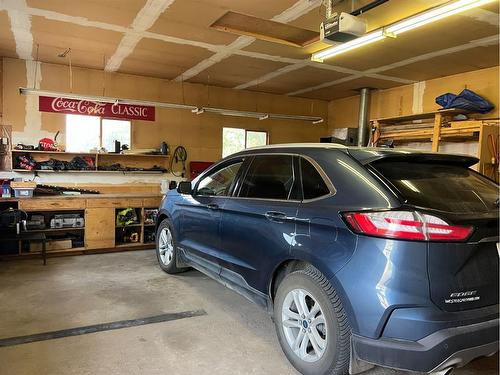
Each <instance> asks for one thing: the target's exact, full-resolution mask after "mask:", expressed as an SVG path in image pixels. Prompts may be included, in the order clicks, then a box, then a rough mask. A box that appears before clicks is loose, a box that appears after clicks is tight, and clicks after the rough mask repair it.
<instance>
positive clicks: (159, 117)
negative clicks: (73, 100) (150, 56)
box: [2, 58, 328, 161]
mask: <svg viewBox="0 0 500 375" xmlns="http://www.w3.org/2000/svg"><path fill="white" fill-rule="evenodd" d="M37 65H39V66H38V70H36V69H37ZM35 72H36V73H35ZM3 79H4V82H3V85H2V87H3V92H4V98H3V102H4V118H3V121H4V122H5V123H6V124H10V125H12V126H13V131H14V133H13V135H14V142H24V143H31V144H34V143H36V142H37V141H38V139H39V138H41V137H42V136H47V135H50V136H53V135H54V133H55V132H57V131H61V133H62V134H61V136H60V138H59V139H58V140H60V142H61V143H64V137H65V135H64V129H65V116H64V115H61V114H53V113H40V112H38V102H37V98H36V97H25V96H21V95H19V92H18V88H19V87H38V88H40V89H43V90H54V91H63V92H69V91H70V85H69V68H68V67H67V66H64V65H55V64H45V63H44V64H37V63H34V62H27V61H23V60H16V59H10V58H4V59H3ZM72 91H73V92H74V93H79V94H87V95H105V96H113V97H120V98H134V99H142V100H152V101H164V102H175V103H186V104H193V105H198V106H213V107H220V108H230V109H238V110H247V111H261V112H274V113H287V114H300V115H317V116H322V117H324V118H325V119H326V118H327V115H328V102H326V101H321V100H311V99H301V98H291V97H286V96H280V95H271V94H264V93H256V92H251V91H243V90H231V89H224V88H217V87H207V86H203V85H199V84H181V83H177V82H171V81H167V80H163V79H158V78H150V77H143V76H134V75H127V74H117V73H104V72H103V71H99V70H93V69H84V68H73V90H72ZM224 126H229V127H240V128H246V129H252V130H265V131H267V132H268V134H269V141H270V143H273V144H275V143H286V142H314V141H318V140H319V137H320V136H323V135H324V134H326V133H327V123H326V122H325V123H324V124H320V125H312V124H310V123H305V122H299V121H274V120H273V121H259V120H254V119H245V118H236V117H225V116H219V115H213V114H202V115H195V114H192V113H191V112H189V111H184V110H171V109H157V112H156V121H155V122H144V121H134V122H133V125H132V127H133V130H132V146H133V147H134V148H151V147H159V145H160V143H161V142H162V141H165V142H167V143H168V144H169V145H170V146H171V147H175V146H177V145H183V146H185V147H186V148H187V151H188V154H189V159H190V160H202V161H216V160H218V159H220V157H221V148H222V127H224Z"/></svg>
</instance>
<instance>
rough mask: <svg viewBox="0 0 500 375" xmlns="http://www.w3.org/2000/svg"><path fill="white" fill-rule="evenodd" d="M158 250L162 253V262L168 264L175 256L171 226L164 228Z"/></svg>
mask: <svg viewBox="0 0 500 375" xmlns="http://www.w3.org/2000/svg"><path fill="white" fill-rule="evenodd" d="M158 250H159V253H160V259H161V262H162V263H163V264H164V265H165V266H168V265H169V264H170V263H171V262H172V259H173V258H174V241H173V239H172V233H171V232H170V229H169V228H163V229H162V230H161V232H160V238H159V241H158Z"/></svg>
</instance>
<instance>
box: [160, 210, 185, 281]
mask: <svg viewBox="0 0 500 375" xmlns="http://www.w3.org/2000/svg"><path fill="white" fill-rule="evenodd" d="M177 251H178V250H177V244H176V241H175V237H174V231H173V229H172V225H171V224H170V221H169V220H168V219H164V220H163V221H162V222H161V223H160V225H159V226H158V229H157V231H156V257H157V259H158V263H159V265H160V268H161V269H162V270H163V271H165V272H166V273H170V274H174V273H179V272H183V271H185V270H186V268H181V267H177V255H178V254H177Z"/></svg>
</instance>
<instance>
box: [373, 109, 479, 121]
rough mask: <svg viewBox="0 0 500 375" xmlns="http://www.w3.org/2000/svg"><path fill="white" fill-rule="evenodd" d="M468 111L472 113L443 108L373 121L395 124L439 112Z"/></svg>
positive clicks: (450, 114)
mask: <svg viewBox="0 0 500 375" xmlns="http://www.w3.org/2000/svg"><path fill="white" fill-rule="evenodd" d="M467 113H470V112H469V111H465V110H462V109H453V108H452V109H443V110H441V111H434V112H423V113H417V114H411V115H404V116H395V117H384V118H379V119H374V120H372V121H378V122H379V123H384V124H394V123H400V122H406V121H415V120H424V119H432V118H434V116H435V115H437V114H441V115H447V116H454V115H459V114H467Z"/></svg>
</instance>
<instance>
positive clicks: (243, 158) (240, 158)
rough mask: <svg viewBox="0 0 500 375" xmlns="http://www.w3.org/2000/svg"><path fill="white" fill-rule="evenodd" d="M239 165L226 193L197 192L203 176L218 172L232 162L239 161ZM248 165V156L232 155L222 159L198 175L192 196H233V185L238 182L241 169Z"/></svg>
mask: <svg viewBox="0 0 500 375" xmlns="http://www.w3.org/2000/svg"><path fill="white" fill-rule="evenodd" d="M240 162H242V164H241V167H240V169H239V170H238V173H236V176H235V177H234V180H233V182H232V183H231V186H230V187H229V191H228V195H205V194H198V187H199V185H200V182H201V181H203V180H204V179H205V178H207V177H210V176H211V175H213V174H214V173H218V172H220V171H221V170H222V169H224V168H227V167H229V166H231V165H233V164H236V163H240ZM247 167H248V157H246V156H236V157H233V158H231V159H229V160H226V161H224V163H221V164H218V165H215V166H214V167H213V168H210V169H208V170H207V171H206V172H205V173H203V174H202V175H200V176H199V177H198V180H197V181H196V184H195V186H194V189H193V197H205V198H230V197H232V196H233V193H234V190H235V187H236V185H237V183H238V181H239V180H240V179H241V174H242V173H243V170H244V169H246V168H247Z"/></svg>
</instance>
